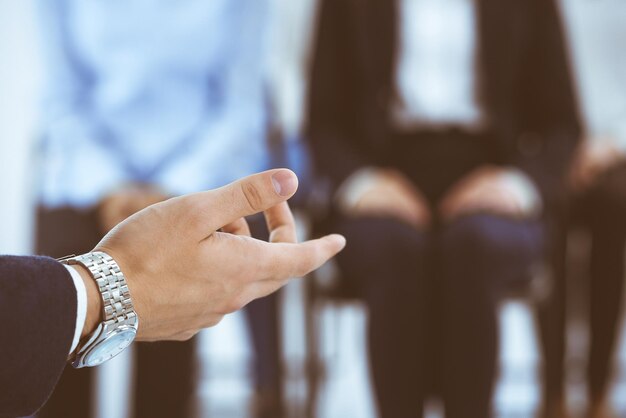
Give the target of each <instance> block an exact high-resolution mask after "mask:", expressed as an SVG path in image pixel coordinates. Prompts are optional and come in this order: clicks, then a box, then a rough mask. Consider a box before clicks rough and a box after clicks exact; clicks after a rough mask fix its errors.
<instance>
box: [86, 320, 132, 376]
mask: <svg viewBox="0 0 626 418" xmlns="http://www.w3.org/2000/svg"><path fill="white" fill-rule="evenodd" d="M136 334H137V331H136V330H135V329H134V328H120V329H118V330H116V331H115V332H114V333H113V334H111V335H110V336H109V337H108V338H107V339H106V340H104V341H102V342H101V343H99V344H98V345H96V346H95V347H94V348H93V350H91V351H90V352H89V354H87V355H86V356H85V360H84V362H85V366H88V367H93V366H98V365H100V364H102V363H104V362H105V361H107V360H110V359H112V358H113V357H115V356H117V355H118V354H119V353H121V352H122V351H124V349H125V348H126V347H128V346H129V345H130V344H131V343H132V342H133V340H134V339H135V335H136Z"/></svg>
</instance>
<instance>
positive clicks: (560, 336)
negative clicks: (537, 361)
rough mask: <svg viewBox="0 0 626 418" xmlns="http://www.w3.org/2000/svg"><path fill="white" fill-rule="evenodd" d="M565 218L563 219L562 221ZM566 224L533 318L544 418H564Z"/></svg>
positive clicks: (552, 253)
mask: <svg viewBox="0 0 626 418" xmlns="http://www.w3.org/2000/svg"><path fill="white" fill-rule="evenodd" d="M564 218H565V217H564ZM567 224H568V222H567V221H566V220H565V219H563V220H561V221H559V222H558V224H557V225H555V226H556V229H555V230H554V234H553V237H554V242H553V245H552V246H551V248H550V253H549V255H548V256H549V257H550V258H549V262H550V264H551V267H552V285H551V290H550V292H549V294H548V295H547V296H546V298H545V299H543V300H541V301H540V303H538V304H537V310H536V312H535V313H536V318H537V325H538V326H539V331H540V334H541V350H542V356H543V364H544V365H543V369H544V370H543V388H542V389H543V406H542V408H543V410H542V412H541V416H542V417H545V418H561V417H565V416H567V413H566V405H565V381H564V379H565V327H566V311H567V306H566V304H567V300H566V299H567V298H566V295H567V291H568V289H567V277H566V257H567V255H566V249H567V248H566V247H567V242H566V241H567V228H568V226H567Z"/></svg>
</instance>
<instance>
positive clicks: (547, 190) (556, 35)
mask: <svg viewBox="0 0 626 418" xmlns="http://www.w3.org/2000/svg"><path fill="white" fill-rule="evenodd" d="M529 5H530V7H531V20H532V22H533V27H532V30H531V33H530V34H529V35H530V36H528V43H527V46H526V49H525V52H524V54H523V60H522V65H523V68H522V69H523V71H522V73H521V74H522V80H521V82H520V83H519V84H518V86H519V87H518V98H519V100H518V103H519V106H520V109H519V115H520V118H521V119H522V120H521V123H522V126H523V127H524V129H523V130H524V132H526V133H525V134H523V135H522V136H521V137H520V138H519V144H518V151H519V152H518V153H517V157H516V159H515V161H514V164H516V165H517V166H519V167H520V168H521V169H522V170H524V171H525V172H527V173H528V174H529V175H530V177H532V178H533V180H534V182H535V184H537V186H538V187H539V189H540V191H541V194H542V196H543V199H544V202H545V203H546V206H547V207H552V206H554V207H558V206H560V204H561V203H562V202H564V201H565V200H566V195H567V193H566V187H565V178H566V174H567V172H568V168H569V165H570V162H571V157H572V155H573V153H574V150H575V148H576V145H577V143H578V141H579V139H580V132H581V127H580V117H579V109H578V103H577V98H576V94H575V90H574V86H573V81H572V76H571V72H570V60H569V57H568V48H567V45H566V42H565V41H564V32H563V28H562V22H561V19H560V16H559V13H558V10H557V7H556V4H555V2H554V1H553V0H533V1H530V2H529Z"/></svg>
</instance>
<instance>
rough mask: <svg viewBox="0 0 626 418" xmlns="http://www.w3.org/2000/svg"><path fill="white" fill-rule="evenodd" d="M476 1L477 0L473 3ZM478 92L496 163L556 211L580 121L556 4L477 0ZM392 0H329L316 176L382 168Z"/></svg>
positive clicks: (315, 124)
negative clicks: (520, 174) (529, 182)
mask: <svg viewBox="0 0 626 418" xmlns="http://www.w3.org/2000/svg"><path fill="white" fill-rule="evenodd" d="M468 1H471V0H468ZM474 1H475V2H476V5H477V9H478V10H477V16H478V19H477V20H478V32H479V33H478V39H479V40H478V54H479V59H478V63H479V75H478V78H479V84H480V87H479V95H480V97H481V101H482V103H483V104H484V106H485V108H486V111H487V114H488V115H489V116H490V120H489V126H490V131H491V133H492V134H493V136H494V138H495V139H494V140H493V141H492V144H491V145H492V147H493V149H492V150H491V151H492V152H491V155H494V156H495V161H494V162H496V163H501V164H510V165H515V166H518V167H519V168H521V169H522V170H524V171H525V172H527V174H529V175H530V177H531V178H532V179H533V180H534V182H535V183H536V184H537V186H538V187H539V189H540V191H541V193H542V195H543V198H544V203H545V204H546V206H547V208H548V209H550V208H551V207H552V206H554V205H555V204H557V202H563V201H565V188H564V185H563V180H564V173H565V172H566V169H567V166H568V164H569V160H570V156H571V154H572V152H573V150H574V148H575V145H576V143H577V141H578V137H579V117H578V109H577V104H576V100H575V97H574V93H573V89H572V82H571V78H570V74H569V69H568V59H567V56H566V55H567V54H566V50H565V47H564V45H563V39H562V33H561V24H560V20H559V16H558V13H557V10H556V6H555V4H554V1H553V0H474ZM396 7H397V5H396V1H393V0H323V1H322V5H321V10H320V16H319V26H318V35H317V42H316V46H315V49H314V54H315V55H314V62H313V68H312V77H311V85H310V90H309V107H308V109H309V110H308V128H307V137H308V138H309V139H310V141H311V148H312V151H313V159H314V163H315V166H316V168H317V170H318V174H321V175H325V176H328V178H329V179H330V180H331V181H330V183H331V184H332V185H333V186H334V187H337V186H338V185H339V184H340V183H341V182H342V181H343V180H344V179H345V178H346V177H347V176H349V175H350V174H351V173H352V172H354V171H355V170H357V169H358V168H360V167H362V166H366V165H376V164H377V161H378V158H379V156H380V155H381V154H383V153H381V152H380V150H381V148H382V147H384V146H385V141H386V140H387V139H388V138H389V137H390V131H391V130H392V127H391V126H390V124H389V123H388V121H389V120H390V118H389V110H390V106H389V105H390V103H391V99H392V95H393V93H394V91H393V88H392V87H393V85H394V74H395V71H394V70H395V68H394V65H395V50H396V48H395V46H396V44H397V42H396V34H397V33H399V30H398V27H397V17H396Z"/></svg>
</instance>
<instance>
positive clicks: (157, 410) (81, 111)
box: [37, 0, 282, 418]
mask: <svg viewBox="0 0 626 418" xmlns="http://www.w3.org/2000/svg"><path fill="white" fill-rule="evenodd" d="M269 4H270V3H269V2H268V1H258V0H214V1H210V2H205V1H199V0H191V1H186V2H180V3H178V2H176V3H171V4H170V3H155V2H142V1H131V2H122V3H117V2H83V1H78V0H51V1H50V0H44V1H40V2H39V8H40V11H41V25H42V27H43V28H44V31H43V37H42V38H43V48H42V50H43V53H44V54H45V58H46V61H47V65H48V66H47V75H48V78H49V81H48V83H47V91H46V94H45V101H44V105H45V109H46V111H45V113H44V118H43V119H44V120H43V122H42V126H41V128H42V134H43V141H42V155H41V157H42V158H41V178H40V180H41V193H40V196H39V198H40V210H39V216H38V226H37V252H38V253H39V254H46V255H51V256H54V257H59V256H65V255H67V254H70V253H75V252H87V251H89V250H90V249H91V248H93V246H94V245H95V244H96V243H97V242H98V241H99V240H100V238H101V237H102V236H103V235H104V233H106V232H107V231H108V230H109V229H111V228H113V227H114V226H115V225H116V224H117V223H118V222H120V221H121V220H123V219H124V218H126V217H127V216H129V215H131V214H133V213H134V212H136V211H138V210H140V209H142V208H144V207H146V206H148V205H150V204H152V203H155V202H158V201H160V200H163V199H166V198H167V197H170V196H175V195H180V194H184V193H191V192H195V191H199V190H205V189H210V188H214V187H217V186H219V185H222V184H226V183H229V182H231V181H232V180H234V179H236V178H239V177H242V176H245V175H247V174H250V173H253V172H256V171H260V170H263V169H265V168H267V167H269V166H270V165H271V156H270V155H269V154H270V152H269V150H268V146H267V126H268V112H267V109H266V103H265V101H266V97H265V94H266V92H265V87H264V85H263V83H264V81H263V80H264V74H263V70H264V66H263V65H262V64H263V62H264V57H265V55H266V49H265V47H266V32H267V27H266V26H267V22H268V15H269V8H270V6H269ZM250 224H251V229H252V230H253V232H254V233H255V234H256V236H257V237H259V238H262V237H263V235H266V234H267V231H266V230H265V225H264V223H263V221H262V219H252V220H251V222H250ZM247 314H248V315H247V318H248V321H249V325H250V330H251V332H252V342H253V344H254V353H255V355H256V361H255V366H254V367H255V370H254V376H255V386H256V390H257V393H258V395H259V402H258V404H259V405H260V406H259V415H260V416H271V417H280V416H282V410H281V409H282V401H281V398H282V395H281V383H280V367H279V346H278V320H277V299H276V297H275V296H271V297H269V298H265V299H262V300H260V301H258V302H255V303H253V304H251V305H250V306H249V307H248V308H247ZM194 347H195V341H194V340H191V341H189V342H185V343H155V344H138V345H137V347H136V349H137V357H136V358H137V366H136V379H135V380H136V382H135V385H134V386H133V387H134V392H133V396H131V398H134V401H135V405H134V413H132V415H133V416H137V417H142V418H146V417H149V418H155V417H167V418H172V417H187V416H191V413H192V412H191V410H190V406H191V404H192V402H191V401H192V400H193V394H194V390H195V379H196V372H195V368H196V362H195V348H194ZM93 377H94V375H93V373H92V372H91V371H90V370H73V369H71V368H68V369H67V370H66V372H65V374H64V376H63V377H62V379H61V382H60V383H59V385H58V386H57V388H56V391H55V392H54V394H53V396H52V398H51V399H50V401H49V402H48V404H47V405H46V407H45V408H44V410H43V411H42V412H41V414H40V416H41V417H63V418H70V417H80V418H85V417H89V416H92V413H93V410H94V407H93V405H94V403H93V402H92V400H90V396H89V394H90V393H92V392H93V388H94V382H93ZM99 395H100V396H102V397H103V398H104V399H103V402H106V401H107V398H106V394H105V393H101V394H99ZM75 400H78V402H76V401H75Z"/></svg>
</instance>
